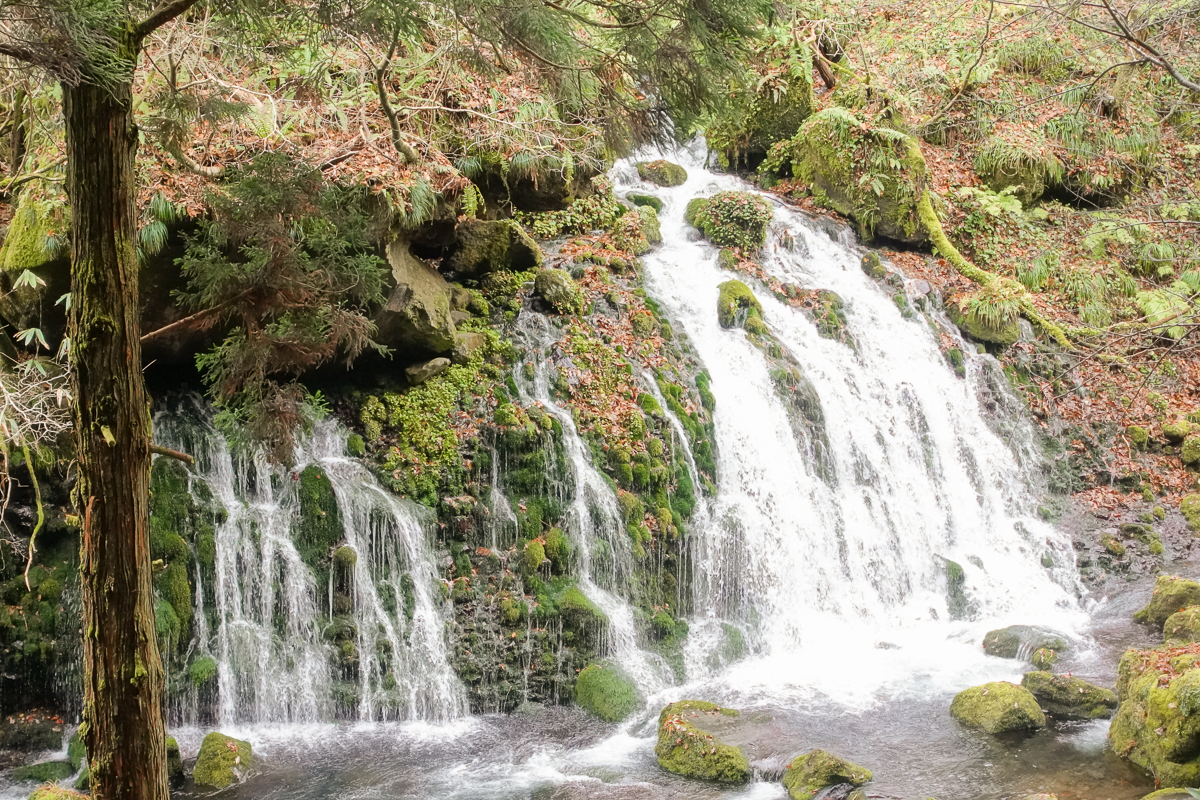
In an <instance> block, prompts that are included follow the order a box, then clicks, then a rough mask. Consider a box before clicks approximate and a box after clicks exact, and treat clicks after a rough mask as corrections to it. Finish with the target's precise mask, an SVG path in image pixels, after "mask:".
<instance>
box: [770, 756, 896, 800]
mask: <svg viewBox="0 0 1200 800" xmlns="http://www.w3.org/2000/svg"><path fill="white" fill-rule="evenodd" d="M873 777H874V776H873V775H872V774H871V770H869V769H866V768H865V767H860V766H858V765H857V764H852V763H850V762H849V761H847V760H846V759H844V758H840V757H838V756H835V755H834V754H833V753H830V752H828V751H826V750H813V751H811V752H809V753H805V754H803V755H799V756H796V757H795V758H793V759H792V763H790V764H788V766H787V771H786V772H784V774H783V785H784V787H785V788H786V789H787V790H788V794H789V795H791V797H792V800H812V798H813V797H814V796H817V795H818V793H819V792H821V790H823V789H827V788H830V787H843V786H844V787H845V788H846V790H847V791H845V792H839V793H838V795H839V796H841V797H847V798H848V797H851V796H852V794H851V791H850V790H851V789H852V788H853V787H857V786H862V785H863V784H864V783H866V782H867V781H869V780H871V778H873ZM826 796H829V795H826Z"/></svg>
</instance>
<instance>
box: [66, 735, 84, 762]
mask: <svg viewBox="0 0 1200 800" xmlns="http://www.w3.org/2000/svg"><path fill="white" fill-rule="evenodd" d="M67 760H68V761H70V762H71V770H72V771H73V772H78V771H79V768H80V767H81V766H83V765H84V764H86V763H87V750H85V749H84V746H83V739H81V738H79V731H76V732H75V733H74V734H72V735H71V739H70V741H68V742H67Z"/></svg>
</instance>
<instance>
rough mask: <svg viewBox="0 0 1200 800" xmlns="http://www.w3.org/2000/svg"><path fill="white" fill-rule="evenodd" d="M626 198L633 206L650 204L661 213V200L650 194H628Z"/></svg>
mask: <svg viewBox="0 0 1200 800" xmlns="http://www.w3.org/2000/svg"><path fill="white" fill-rule="evenodd" d="M626 199H627V200H628V201H629V202H631V203H633V204H634V205H635V206H650V207H651V208H653V209H654V210H655V212H657V213H662V210H663V201H662V200H659V199H658V198H657V197H655V196H654V195H650V194H630V195H626Z"/></svg>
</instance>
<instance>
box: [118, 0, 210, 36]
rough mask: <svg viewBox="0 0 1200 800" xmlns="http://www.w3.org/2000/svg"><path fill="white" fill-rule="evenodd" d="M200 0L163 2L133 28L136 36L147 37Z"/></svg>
mask: <svg viewBox="0 0 1200 800" xmlns="http://www.w3.org/2000/svg"><path fill="white" fill-rule="evenodd" d="M198 2H199V0H170V2H167V3H163V4H162V5H161V6H159V7H158V8H156V9H154V10H153V11H151V12H150V16H148V17H146V18H145V19H144V20H142V21H141V22H139V23H138V24H137V27H135V28H134V29H133V33H134V36H136V37H137V39H138V41H141V40H142V39H145V38H146V37H147V36H149V35H150V34H152V33H154V31H156V30H158V29H159V28H161V27H162V26H163V25H166V24H167V23H168V22H170V21H171V20H173V19H175V18H176V17H178V16H179V15H180V14H182V13H183V12H185V11H187V10H188V9H189V8H191V7H192V6H194V5H196V3H198Z"/></svg>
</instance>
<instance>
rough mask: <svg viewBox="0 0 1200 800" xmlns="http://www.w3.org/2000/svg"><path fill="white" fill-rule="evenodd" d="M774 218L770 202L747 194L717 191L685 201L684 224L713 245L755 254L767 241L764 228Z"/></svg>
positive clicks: (773, 210)
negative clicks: (686, 202) (709, 195)
mask: <svg viewBox="0 0 1200 800" xmlns="http://www.w3.org/2000/svg"><path fill="white" fill-rule="evenodd" d="M774 216H775V208H774V206H772V205H771V202H770V201H769V200H767V199H766V198H764V197H762V196H761V195H757V194H751V193H750V192H733V191H724V192H717V193H716V194H714V195H713V196H712V197H698V198H695V199H693V200H691V201H689V202H688V205H687V209H686V210H685V213H684V219H685V221H686V222H687V223H688V224H689V225H691V226H692V227H694V228H696V230H698V231H700V232H701V233H703V234H704V236H705V237H706V238H707V239H708V240H709V241H711V242H712V243H713V244H718V245H721V246H723V247H738V248H741V249H742V250H744V251H746V252H747V253H750V252H754V251H757V250H758V249H759V248H760V247H762V246H763V243H764V242H766V240H767V225H768V224H770V222H771V219H772V218H773V217H774Z"/></svg>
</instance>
